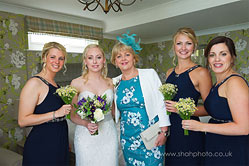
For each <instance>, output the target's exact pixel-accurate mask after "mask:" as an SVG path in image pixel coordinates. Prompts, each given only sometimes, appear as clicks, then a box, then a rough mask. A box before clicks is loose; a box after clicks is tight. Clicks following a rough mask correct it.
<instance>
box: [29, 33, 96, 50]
mask: <svg viewBox="0 0 249 166" xmlns="http://www.w3.org/2000/svg"><path fill="white" fill-rule="evenodd" d="M48 42H58V43H60V44H62V45H63V46H64V47H65V48H66V50H67V52H70V53H82V52H83V51H84V49H85V47H86V46H87V45H89V44H98V40H92V39H84V38H76V37H68V36H61V35H52V34H47V33H33V32H29V33H28V46H29V50H31V51H41V50H42V48H43V46H44V44H45V43H48Z"/></svg>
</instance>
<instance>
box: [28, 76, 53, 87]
mask: <svg viewBox="0 0 249 166" xmlns="http://www.w3.org/2000/svg"><path fill="white" fill-rule="evenodd" d="M31 78H39V79H40V80H42V82H44V83H45V84H47V85H48V86H49V85H50V83H49V82H48V81H46V80H45V79H44V78H42V77H40V76H33V77H31Z"/></svg>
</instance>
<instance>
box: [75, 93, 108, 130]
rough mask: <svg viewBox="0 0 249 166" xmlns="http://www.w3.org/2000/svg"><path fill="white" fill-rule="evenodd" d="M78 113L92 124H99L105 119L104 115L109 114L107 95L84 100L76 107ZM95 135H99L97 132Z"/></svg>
mask: <svg viewBox="0 0 249 166" xmlns="http://www.w3.org/2000/svg"><path fill="white" fill-rule="evenodd" d="M75 108H77V109H76V113H77V114H78V115H79V116H80V118H81V119H87V120H90V121H91V123H97V122H99V121H101V120H103V119H104V115H105V114H106V113H107V112H109V110H110V104H107V100H106V95H104V96H96V95H95V96H94V97H93V98H90V97H87V98H84V97H83V98H82V99H81V100H79V101H78V103H77V105H75ZM93 135H98V131H96V132H95V133H94V134H93Z"/></svg>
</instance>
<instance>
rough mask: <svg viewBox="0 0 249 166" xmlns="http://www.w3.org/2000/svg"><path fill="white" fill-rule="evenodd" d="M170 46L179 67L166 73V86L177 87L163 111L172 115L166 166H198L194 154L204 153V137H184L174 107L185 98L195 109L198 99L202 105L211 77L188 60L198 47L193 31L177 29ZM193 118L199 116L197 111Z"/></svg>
mask: <svg viewBox="0 0 249 166" xmlns="http://www.w3.org/2000/svg"><path fill="white" fill-rule="evenodd" d="M173 44H174V51H175V54H176V56H177V60H178V64H177V65H176V67H175V68H171V69H169V70H168V71H167V73H166V76H167V79H166V83H171V84H175V85H177V88H178V92H177V94H176V96H175V97H174V98H173V100H172V101H166V108H167V110H168V111H169V112H171V115H170V122H171V127H170V131H171V134H170V136H169V137H168V140H167V142H166V158H165V164H166V165H191V166H192V165H201V164H202V158H201V156H198V155H197V153H198V152H199V153H201V152H203V151H204V133H201V132H191V131H190V132H189V135H188V136H184V130H183V129H182V125H181V123H182V119H181V118H180V116H179V115H178V114H177V110H176V108H175V107H174V104H175V103H176V102H177V101H178V100H179V98H187V97H191V98H192V99H193V100H194V101H195V104H196V105H197V103H198V99H199V98H200V97H202V99H203V101H204V100H205V99H206V97H207V95H208V92H209V90H210V88H211V86H212V82H211V77H210V73H209V71H208V70H207V69H206V68H203V67H201V66H200V65H197V64H195V63H194V62H193V61H192V60H191V55H192V54H193V52H194V51H195V49H196V47H197V39H196V36H195V33H194V31H193V30H192V29H190V28H180V29H179V30H178V31H177V32H176V34H175V35H174V38H173ZM198 109H199V110H200V109H202V107H198ZM195 115H198V111H197V112H196V113H195ZM191 119H194V120H197V121H199V118H198V117H196V116H192V117H191ZM171 154H173V155H174V154H175V156H171Z"/></svg>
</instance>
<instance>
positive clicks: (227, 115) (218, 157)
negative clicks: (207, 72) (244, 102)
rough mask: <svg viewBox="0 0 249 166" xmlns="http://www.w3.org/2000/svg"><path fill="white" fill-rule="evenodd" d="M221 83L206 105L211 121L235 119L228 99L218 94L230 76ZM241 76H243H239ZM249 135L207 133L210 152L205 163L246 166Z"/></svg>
mask: <svg viewBox="0 0 249 166" xmlns="http://www.w3.org/2000/svg"><path fill="white" fill-rule="evenodd" d="M232 76H239V75H231V76H229V77H227V78H226V79H224V80H223V81H222V82H221V83H219V84H218V85H216V86H213V87H212V89H211V90H210V93H209V95H208V96H207V98H206V100H205V102H204V106H205V109H206V110H207V112H208V114H209V115H210V116H211V117H212V118H211V119H210V120H209V123H215V124H220V123H227V122H231V121H233V118H232V115H231V111H230V108H229V105H228V102H227V99H226V98H224V97H220V96H219V94H218V89H219V87H220V86H221V85H222V84H223V83H224V82H225V81H226V80H228V79H229V78H230V77H232ZM239 77H241V76H239ZM248 149H249V136H248V135H247V136H225V135H220V134H213V133H207V134H206V143H205V150H206V151H207V152H208V153H207V155H206V157H205V165H208V166H209V165H210V166H211V165H217V166H218V165H226V166H229V165H231V166H234V165H236V166H237V165H240V166H246V165H249V163H248V153H249V151H248Z"/></svg>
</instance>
